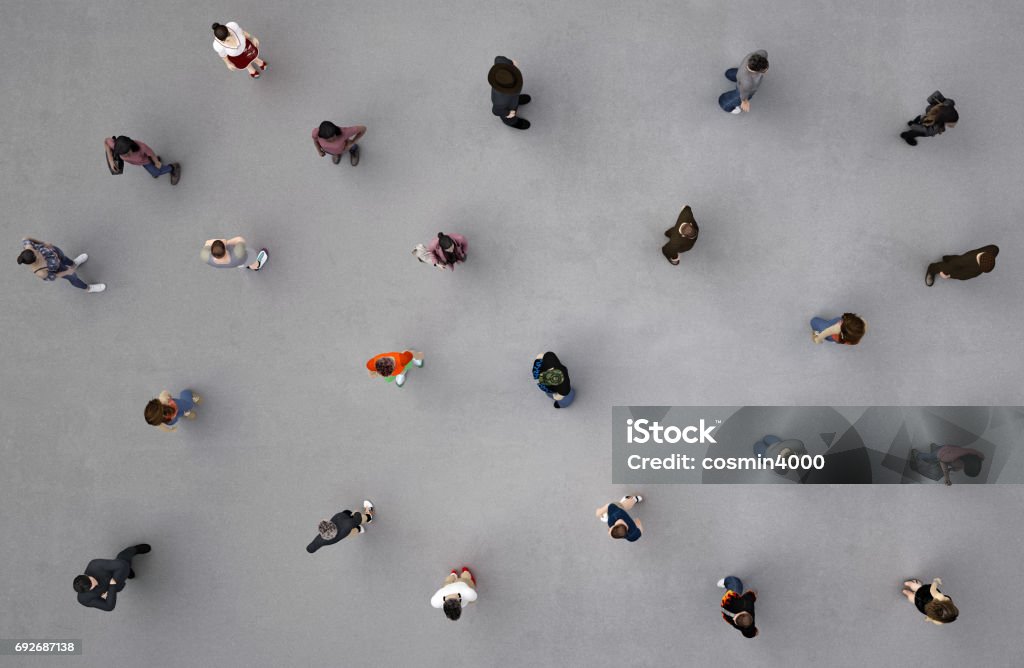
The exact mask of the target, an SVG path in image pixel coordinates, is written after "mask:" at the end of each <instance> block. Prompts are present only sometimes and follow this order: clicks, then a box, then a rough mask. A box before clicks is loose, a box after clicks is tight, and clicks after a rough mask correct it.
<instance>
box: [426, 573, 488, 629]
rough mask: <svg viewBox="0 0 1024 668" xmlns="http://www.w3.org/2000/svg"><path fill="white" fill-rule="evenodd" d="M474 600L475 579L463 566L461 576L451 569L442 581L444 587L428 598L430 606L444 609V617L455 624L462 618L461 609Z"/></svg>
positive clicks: (475, 596)
mask: <svg viewBox="0 0 1024 668" xmlns="http://www.w3.org/2000/svg"><path fill="white" fill-rule="evenodd" d="M476 599H477V594H476V578H474V577H473V574H472V573H471V572H470V570H469V569H468V568H466V567H465V566H463V567H462V573H461V574H460V573H459V572H458V571H456V570H455V569H454V568H453V569H452V572H451V573H449V574H448V577H446V578H445V579H444V586H443V587H441V588H440V589H438V590H437V591H436V592H434V595H433V596H432V597H430V605H432V606H433V607H435V608H442V609H444V614H445V616H446V617H447V618H448V619H450V620H452V621H453V622H456V621H458V620H459V617H461V616H462V609H463V608H465V607H466V606H467V605H469V604H470V603H473V602H474V601H476Z"/></svg>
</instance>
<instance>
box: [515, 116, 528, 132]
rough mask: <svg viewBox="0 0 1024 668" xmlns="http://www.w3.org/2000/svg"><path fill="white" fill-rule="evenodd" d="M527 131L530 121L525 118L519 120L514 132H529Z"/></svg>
mask: <svg viewBox="0 0 1024 668" xmlns="http://www.w3.org/2000/svg"><path fill="white" fill-rule="evenodd" d="M529 129H530V121H528V120H526V119H525V118H520V119H519V124H518V125H516V130H529Z"/></svg>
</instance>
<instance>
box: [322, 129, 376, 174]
mask: <svg viewBox="0 0 1024 668" xmlns="http://www.w3.org/2000/svg"><path fill="white" fill-rule="evenodd" d="M365 134H366V126H365V125H350V126H348V127H344V128H341V127H338V126H337V125H335V124H334V123H331V122H330V121H324V122H323V123H321V124H320V126H319V127H316V128H313V146H315V147H316V152H317V153H318V154H319V155H320V157H321V158H322V157H324V156H325V155H327V154H328V153H330V154H331V162H333V163H334V164H336V165H337V164H338V163H339V162H341V156H342V155H343V154H344V153H345V151H348V162H349V164H350V165H352V166H353V167H355V166H356V165H358V164H359V145H358V144H357V143H356V142H358V141H359V140H360V139H362V138H363V135H365Z"/></svg>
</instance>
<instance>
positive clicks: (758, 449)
mask: <svg viewBox="0 0 1024 668" xmlns="http://www.w3.org/2000/svg"><path fill="white" fill-rule="evenodd" d="M779 440H781V439H779V437H778V436H772V435H771V434H768V435H767V436H765V437H764V438H762V439H761V440H760V441H758V442H757V443H755V444H754V454H755V455H760V456H762V457H764V453H765V452H766V451H767V450H768V446H769V445H774V444H775V443H778V442H779ZM740 593H741V594H742V593H743V592H740Z"/></svg>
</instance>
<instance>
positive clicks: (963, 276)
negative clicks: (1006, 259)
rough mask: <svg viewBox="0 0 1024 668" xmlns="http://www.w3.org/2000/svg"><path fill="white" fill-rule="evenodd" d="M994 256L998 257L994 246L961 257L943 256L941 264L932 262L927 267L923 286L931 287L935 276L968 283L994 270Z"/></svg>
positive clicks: (996, 247) (997, 248)
mask: <svg viewBox="0 0 1024 668" xmlns="http://www.w3.org/2000/svg"><path fill="white" fill-rule="evenodd" d="M996 255H999V246H996V245H995V244H989V245H988V246H982V247H981V248H975V249H974V250H972V251H968V252H966V253H964V254H963V255H943V256H942V262H932V263H931V264H930V265H928V271H926V272H925V275H924V284H925V285H927V286H929V287H931V285H932V284H933V283H935V274H938V275H939V277H941V278H955V279H957V280H958V281H969V280H971V279H972V278H975V277H977V276H981V275H982V274H987V273H989V272H990V271H992V270H993V269H995V268H996Z"/></svg>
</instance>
